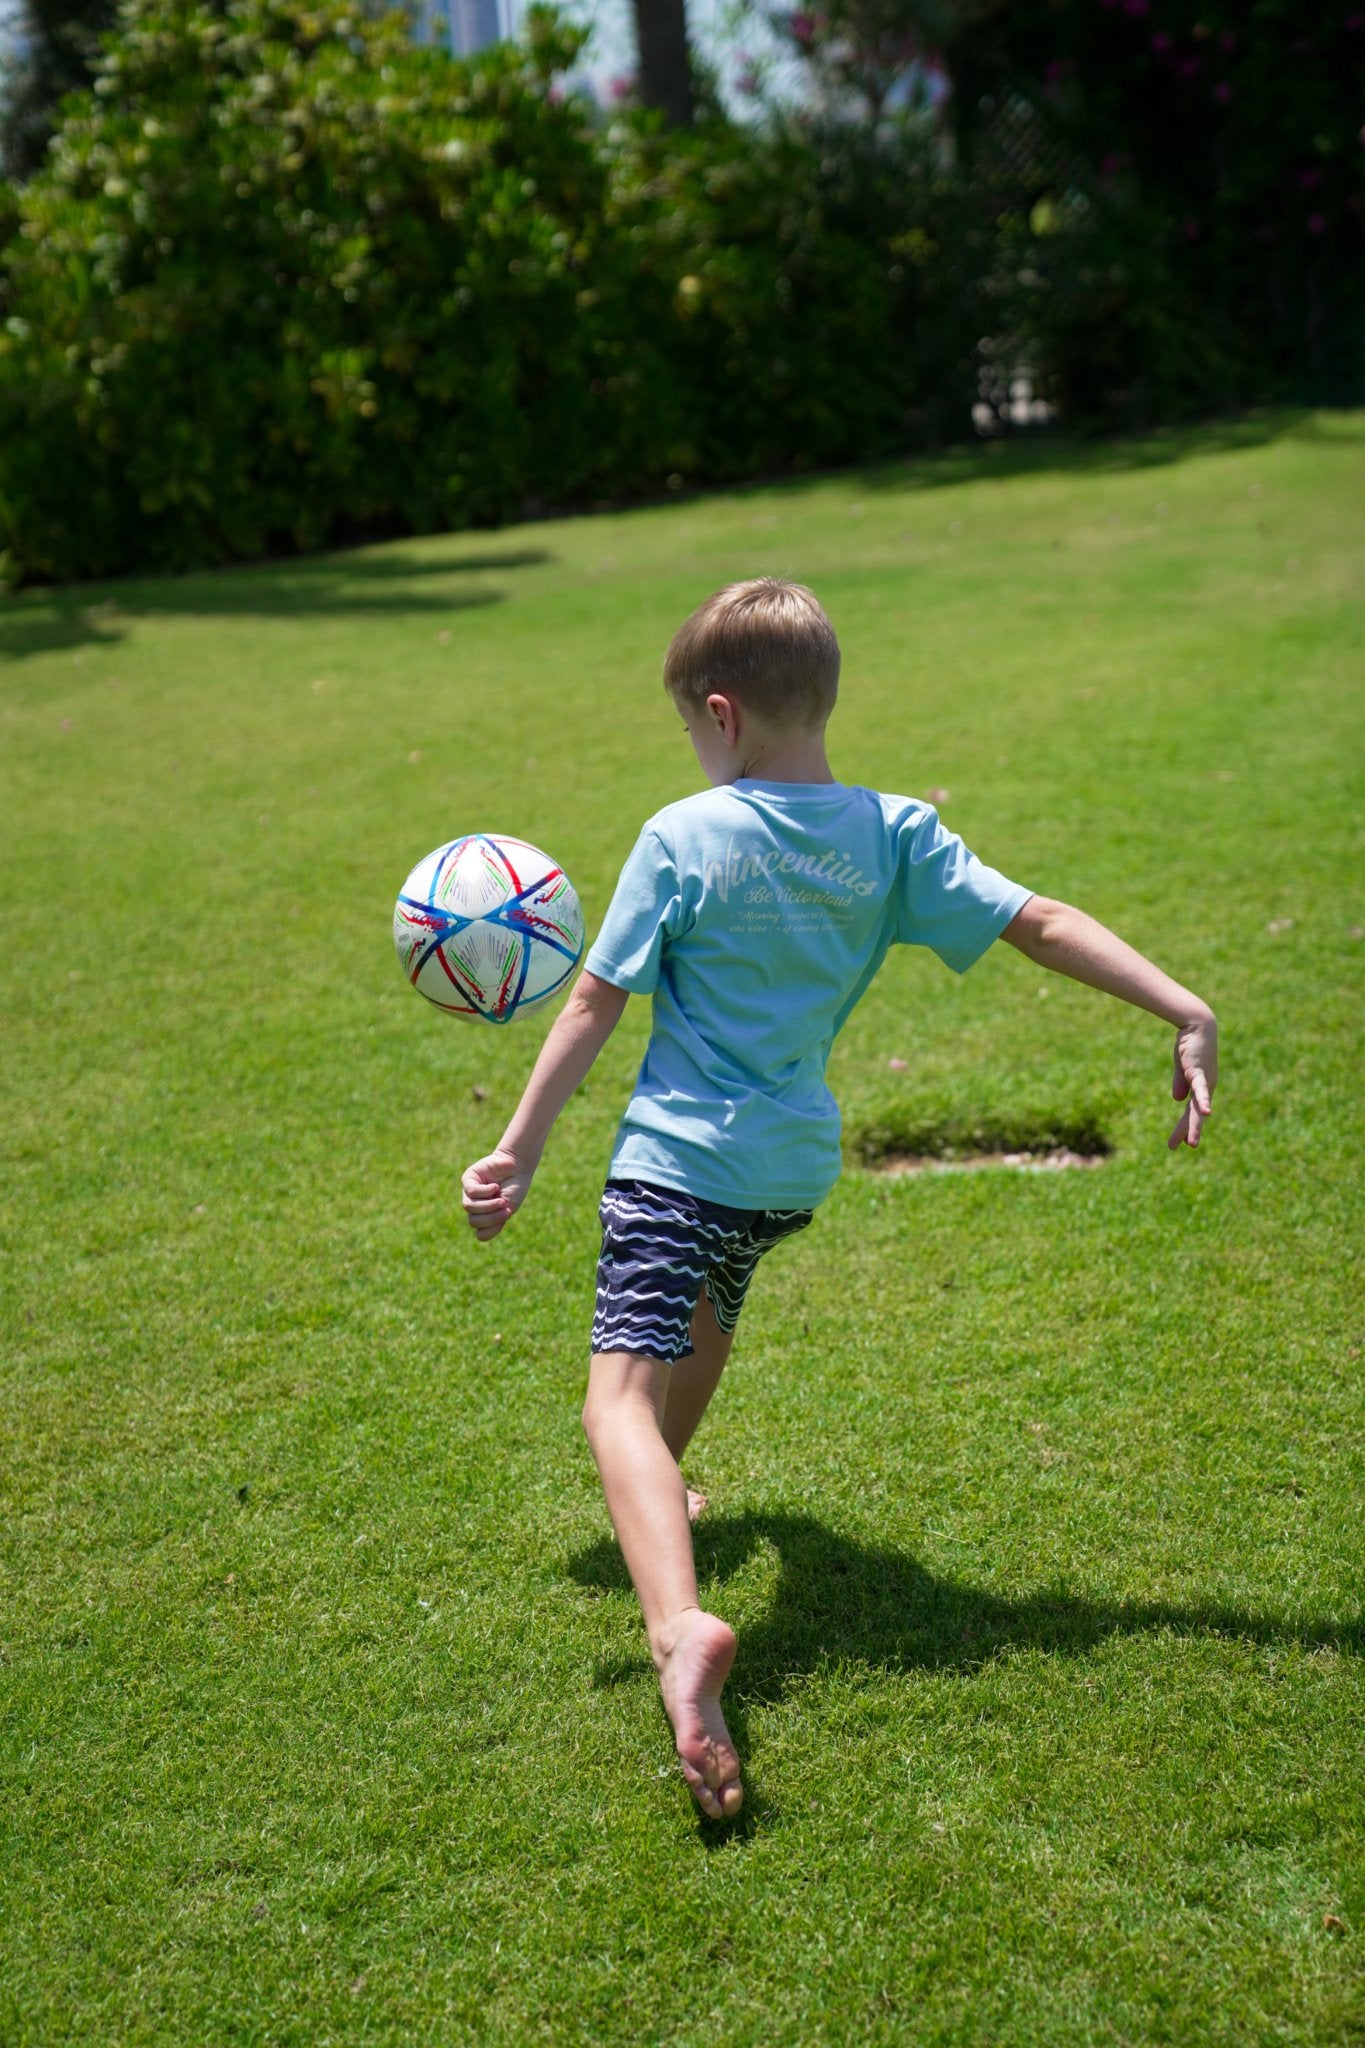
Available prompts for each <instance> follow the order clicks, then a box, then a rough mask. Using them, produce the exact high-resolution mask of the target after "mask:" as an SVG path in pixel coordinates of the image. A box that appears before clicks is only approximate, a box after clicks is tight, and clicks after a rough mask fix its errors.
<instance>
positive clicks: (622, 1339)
mask: <svg viewBox="0 0 1365 2048" xmlns="http://www.w3.org/2000/svg"><path fill="white" fill-rule="evenodd" d="M812 1213H813V1212H812V1211H811V1210H810V1209H730V1208H726V1207H725V1206H724V1205H723V1204H722V1203H720V1202H703V1201H702V1200H701V1199H700V1198H699V1197H698V1196H696V1195H689V1194H684V1192H683V1191H682V1189H680V1188H663V1187H658V1186H656V1185H654V1184H653V1183H652V1182H649V1181H642V1180H609V1181H608V1182H607V1185H606V1191H605V1193H604V1194H603V1196H602V1206H601V1209H600V1210H599V1212H598V1214H599V1216H600V1218H601V1223H602V1256H601V1258H600V1259H599V1260H598V1262H597V1306H596V1310H595V1312H594V1315H593V1319H592V1348H593V1350H594V1352H599V1351H632V1352H634V1353H635V1354H636V1355H637V1357H642V1358H657V1359H661V1360H662V1361H663V1363H664V1364H665V1365H672V1364H673V1363H674V1362H675V1361H676V1360H677V1359H679V1358H686V1357H688V1356H689V1355H690V1353H691V1351H692V1339H691V1336H690V1334H689V1325H690V1323H691V1321H692V1311H693V1309H694V1308H695V1307H696V1305H697V1297H698V1295H699V1294H700V1293H701V1290H702V1287H703V1286H705V1288H706V1291H707V1293H708V1294H709V1295H710V1297H711V1306H712V1308H713V1309H714V1310H715V1314H716V1321H717V1322H718V1323H719V1324H720V1327H721V1328H722V1330H733V1329H734V1327H735V1325H736V1323H737V1322H738V1321H739V1312H740V1310H741V1308H743V1306H744V1297H745V1295H746V1293H747V1292H748V1289H749V1282H750V1281H751V1280H752V1279H753V1277H754V1268H755V1267H756V1266H757V1264H758V1262H759V1260H760V1259H761V1258H762V1256H763V1254H764V1252H766V1251H768V1250H770V1249H771V1247H772V1246H773V1245H775V1244H777V1243H779V1242H780V1241H781V1239H782V1238H784V1237H790V1236H791V1235H792V1233H793V1231H797V1230H804V1229H805V1227H806V1225H807V1224H808V1223H809V1222H810V1220H811V1215H812Z"/></svg>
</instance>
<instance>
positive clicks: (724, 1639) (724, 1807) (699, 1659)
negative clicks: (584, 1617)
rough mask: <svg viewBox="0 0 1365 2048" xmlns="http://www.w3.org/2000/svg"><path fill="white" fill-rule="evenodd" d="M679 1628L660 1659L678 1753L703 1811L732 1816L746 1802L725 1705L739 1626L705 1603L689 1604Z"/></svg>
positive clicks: (717, 1817)
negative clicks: (705, 1608) (722, 1698)
mask: <svg viewBox="0 0 1365 2048" xmlns="http://www.w3.org/2000/svg"><path fill="white" fill-rule="evenodd" d="M674 1628H675V1631H676V1633H674V1635H673V1640H672V1643H671V1645H670V1646H669V1648H668V1649H667V1650H665V1651H663V1652H661V1653H660V1654H659V1655H658V1657H657V1658H656V1660H655V1661H656V1663H657V1664H658V1668H659V1689H660V1691H661V1692H662V1693H663V1696H664V1706H665V1708H666V1710H667V1713H668V1718H669V1720H670V1721H671V1722H672V1723H673V1739H674V1742H675V1743H676V1745H677V1750H678V1759H679V1762H680V1763H681V1764H682V1772H683V1776H684V1778H686V1780H687V1783H688V1788H689V1790H690V1791H691V1794H692V1797H693V1798H694V1799H695V1800H696V1802H697V1804H698V1806H699V1807H700V1808H701V1810H702V1812H703V1813H704V1814H706V1815H707V1816H708V1817H709V1818H710V1819H711V1820H729V1819H730V1817H731V1815H732V1814H736V1813H738V1812H739V1809H740V1807H741V1806H742V1805H743V1804H744V1792H743V1788H742V1787H741V1785H740V1782H739V1757H738V1755H737V1754H736V1752H735V1745H734V1743H733V1742H731V1740H730V1731H729V1729H728V1728H727V1727H726V1725H725V1716H724V1715H723V1714H722V1713H721V1710H720V1689H721V1687H722V1686H723V1685H724V1683H725V1680H726V1678H727V1676H728V1675H729V1670H730V1666H731V1664H732V1662H733V1661H734V1655H735V1632H734V1630H733V1629H732V1628H728V1627H727V1626H726V1624H725V1623H724V1622H723V1621H721V1620H720V1619H719V1618H718V1616H716V1615H714V1614H706V1613H704V1612H703V1610H702V1609H701V1608H700V1607H689V1608H687V1609H686V1610H685V1611H684V1612H683V1613H682V1614H680V1615H679V1616H678V1617H677V1620H676V1622H675V1624H674Z"/></svg>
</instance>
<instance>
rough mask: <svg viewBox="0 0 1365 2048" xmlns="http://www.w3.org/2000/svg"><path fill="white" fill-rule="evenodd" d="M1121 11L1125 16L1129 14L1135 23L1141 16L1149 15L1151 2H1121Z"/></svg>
mask: <svg viewBox="0 0 1365 2048" xmlns="http://www.w3.org/2000/svg"><path fill="white" fill-rule="evenodd" d="M1123 11H1124V13H1125V14H1131V15H1132V17H1133V19H1134V20H1135V21H1136V20H1138V19H1140V17H1141V16H1142V15H1144V14H1150V13H1151V11H1152V0H1123Z"/></svg>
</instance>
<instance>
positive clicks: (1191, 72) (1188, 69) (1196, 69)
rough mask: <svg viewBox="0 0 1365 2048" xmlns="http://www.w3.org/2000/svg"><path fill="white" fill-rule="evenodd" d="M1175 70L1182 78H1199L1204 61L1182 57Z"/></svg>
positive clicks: (1199, 58)
mask: <svg viewBox="0 0 1365 2048" xmlns="http://www.w3.org/2000/svg"><path fill="white" fill-rule="evenodd" d="M1175 68H1176V70H1177V71H1178V72H1179V74H1180V76H1181V77H1182V78H1198V76H1199V74H1200V72H1201V71H1202V70H1203V68H1204V60H1203V58H1202V57H1182V58H1181V60H1180V62H1179V63H1178V64H1177V65H1176V67H1175Z"/></svg>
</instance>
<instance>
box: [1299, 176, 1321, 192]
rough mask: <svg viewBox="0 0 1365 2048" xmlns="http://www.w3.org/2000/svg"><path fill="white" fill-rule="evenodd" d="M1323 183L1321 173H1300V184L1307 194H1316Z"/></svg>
mask: <svg viewBox="0 0 1365 2048" xmlns="http://www.w3.org/2000/svg"><path fill="white" fill-rule="evenodd" d="M1321 183H1322V172H1321V171H1300V172H1299V184H1300V186H1301V187H1302V189H1303V190H1304V191H1305V192H1316V191H1317V189H1318V186H1319V185H1320V184H1321Z"/></svg>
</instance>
